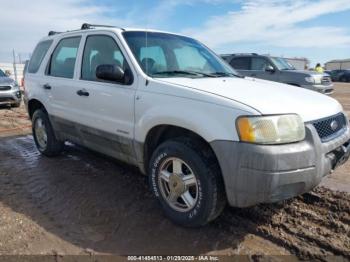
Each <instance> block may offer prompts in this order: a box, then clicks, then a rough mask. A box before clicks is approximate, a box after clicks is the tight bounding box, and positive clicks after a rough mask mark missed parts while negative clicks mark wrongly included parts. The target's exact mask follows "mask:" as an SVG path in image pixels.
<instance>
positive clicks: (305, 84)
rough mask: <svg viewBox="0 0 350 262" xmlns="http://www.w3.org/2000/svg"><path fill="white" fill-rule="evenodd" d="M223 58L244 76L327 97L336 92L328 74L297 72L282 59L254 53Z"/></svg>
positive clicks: (224, 56) (230, 55) (223, 56)
mask: <svg viewBox="0 0 350 262" xmlns="http://www.w3.org/2000/svg"><path fill="white" fill-rule="evenodd" d="M222 58H223V59H224V60H225V61H226V62H227V63H229V64H230V65H231V66H232V67H233V68H234V69H235V70H237V72H239V73H240V74H241V75H243V76H248V77H254V78H260V79H265V80H269V81H275V82H280V83H285V84H289V85H293V86H299V87H302V88H306V89H310V90H314V91H317V92H320V93H322V94H327V95H329V94H332V93H333V92H334V89H333V83H332V80H331V77H330V76H329V75H328V74H320V73H317V72H315V71H306V70H296V69H295V68H294V67H293V66H292V65H291V64H290V63H289V62H288V61H287V60H286V59H284V58H282V57H273V56H268V55H258V54H256V53H252V54H229V55H222Z"/></svg>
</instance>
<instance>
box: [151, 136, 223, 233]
mask: <svg viewBox="0 0 350 262" xmlns="http://www.w3.org/2000/svg"><path fill="white" fill-rule="evenodd" d="M205 151H207V152H206V154H204V152H205ZM149 172H150V184H151V187H152V189H153V192H154V194H155V196H156V197H157V198H158V200H159V202H160V204H161V206H162V208H163V211H164V213H165V215H166V216H167V217H168V218H170V219H171V220H172V221H174V222H175V223H177V224H180V225H183V226H190V227H197V226H202V225H205V224H206V223H208V222H210V221H212V220H214V219H215V218H216V217H217V216H219V215H220V213H221V212H222V210H223V208H224V207H225V204H226V195H225V190H224V185H223V181H222V176H221V172H220V168H219V166H218V164H217V161H216V159H215V157H214V156H213V154H212V153H211V152H209V153H208V150H207V149H206V148H203V147H202V146H200V144H198V143H193V142H192V141H190V140H188V139H178V140H174V141H166V142H164V143H163V144H161V145H160V146H159V147H158V148H157V149H156V151H155V152H154V154H153V156H152V159H151V161H150V167H149Z"/></svg>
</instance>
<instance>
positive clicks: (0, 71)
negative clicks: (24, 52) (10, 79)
mask: <svg viewBox="0 0 350 262" xmlns="http://www.w3.org/2000/svg"><path fill="white" fill-rule="evenodd" d="M0 77H6V74H5V73H4V72H3V71H2V70H1V69H0Z"/></svg>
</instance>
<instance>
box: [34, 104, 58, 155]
mask: <svg viewBox="0 0 350 262" xmlns="http://www.w3.org/2000/svg"><path fill="white" fill-rule="evenodd" d="M32 131H33V137H34V141H35V144H36V147H37V148H38V150H39V151H40V153H42V154H43V155H46V156H50V157H51V156H56V155H58V154H59V153H61V151H62V149H63V142H61V141H58V140H57V139H56V136H55V133H54V131H53V128H52V126H51V123H50V120H49V117H48V115H47V113H46V112H45V111H43V110H42V109H38V110H36V111H35V112H34V114H33V118H32Z"/></svg>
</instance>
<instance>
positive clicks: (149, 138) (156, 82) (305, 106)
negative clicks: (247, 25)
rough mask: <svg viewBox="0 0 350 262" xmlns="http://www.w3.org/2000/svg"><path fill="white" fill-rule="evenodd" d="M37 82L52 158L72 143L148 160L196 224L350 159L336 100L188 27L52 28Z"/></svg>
mask: <svg viewBox="0 0 350 262" xmlns="http://www.w3.org/2000/svg"><path fill="white" fill-rule="evenodd" d="M25 79H26V80H25V85H26V88H25V102H26V105H27V109H28V113H29V117H30V119H31V120H32V123H33V136H34V141H35V144H36V146H37V148H38V150H39V151H40V152H41V153H42V154H43V155H45V156H49V157H52V156H56V155H58V154H60V153H61V152H62V150H63V149H64V147H63V146H64V142H65V141H70V142H73V143H76V144H79V145H82V146H85V147H87V148H90V149H92V150H95V151H98V152H100V153H103V154H105V155H108V156H111V157H114V158H116V159H119V160H122V161H125V162H127V163H129V164H132V165H135V166H138V167H139V169H140V170H141V172H142V173H143V174H145V175H148V176H149V182H150V187H151V189H152V190H153V192H154V195H155V196H156V197H157V199H158V200H159V203H160V206H161V207H162V208H163V210H164V213H165V214H166V215H167V216H168V217H169V218H170V219H171V220H173V221H174V222H176V223H178V224H181V225H184V226H200V225H204V224H206V223H208V222H209V221H211V220H213V219H215V218H216V217H217V216H218V215H219V214H220V212H221V211H222V210H223V208H224V207H225V205H226V203H227V202H228V203H229V204H230V205H231V206H236V207H248V206H252V205H256V204H258V203H269V202H275V201H279V200H282V199H287V198H291V197H294V196H297V195H299V194H302V193H304V192H307V191H309V190H311V189H312V188H314V187H315V186H317V185H318V184H319V183H320V181H321V179H322V178H323V177H324V176H325V175H327V174H329V173H330V172H331V171H332V170H333V169H335V168H336V167H337V166H339V165H341V164H343V163H344V162H345V161H346V160H348V158H349V152H350V145H349V139H350V131H349V124H348V122H349V121H348V119H347V116H346V114H345V113H344V112H343V109H342V107H341V105H340V104H339V103H338V102H337V101H336V100H334V99H332V98H330V97H328V96H325V95H322V94H319V93H316V92H313V91H309V90H305V89H302V88H298V87H294V86H290V85H284V84H280V83H275V82H270V81H264V80H258V79H252V78H249V79H245V78H243V77H241V76H239V75H237V73H236V72H235V71H234V70H233V69H232V68H230V67H229V66H228V65H227V64H226V63H225V62H224V61H223V60H221V58H220V57H219V56H218V55H216V54H215V53H214V52H212V51H211V50H209V49H208V48H207V47H205V46H204V45H203V44H201V43H200V42H198V41H197V40H194V39H192V38H189V37H186V36H182V35H177V34H172V33H166V32H159V31H154V30H137V29H123V28H117V27H103V26H102V27H101V26H94V25H89V24H84V25H83V26H82V28H81V30H74V31H70V32H65V33H55V32H50V33H49V36H47V37H44V38H43V39H42V40H41V41H40V42H39V43H38V45H37V47H36V48H35V50H34V52H33V55H32V58H31V60H30V62H29V65H28V70H27V72H26V78H25ZM311 105H312V106H311ZM130 194H132V190H131V191H130Z"/></svg>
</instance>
